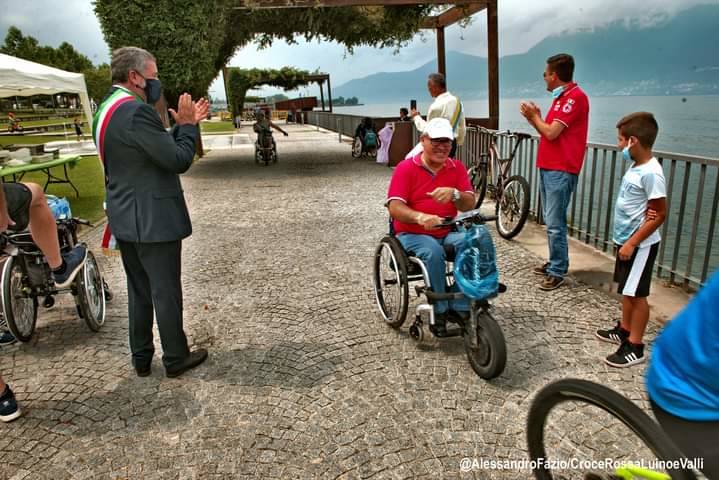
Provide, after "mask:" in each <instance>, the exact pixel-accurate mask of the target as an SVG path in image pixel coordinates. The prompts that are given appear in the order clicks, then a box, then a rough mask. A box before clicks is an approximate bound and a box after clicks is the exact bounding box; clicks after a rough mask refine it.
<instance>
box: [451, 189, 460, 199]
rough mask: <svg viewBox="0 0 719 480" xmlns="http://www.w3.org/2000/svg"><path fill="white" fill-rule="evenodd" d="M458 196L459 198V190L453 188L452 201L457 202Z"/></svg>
mask: <svg viewBox="0 0 719 480" xmlns="http://www.w3.org/2000/svg"><path fill="white" fill-rule="evenodd" d="M460 198H461V195H460V194H459V190H457V189H456V188H455V189H454V191H453V192H452V201H453V202H458V201H459V199H460Z"/></svg>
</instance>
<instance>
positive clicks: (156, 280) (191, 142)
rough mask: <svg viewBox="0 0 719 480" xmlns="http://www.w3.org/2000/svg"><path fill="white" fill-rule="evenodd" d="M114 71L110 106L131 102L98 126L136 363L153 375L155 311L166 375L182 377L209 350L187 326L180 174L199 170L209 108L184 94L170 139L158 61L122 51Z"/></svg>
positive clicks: (185, 221) (102, 112) (101, 115)
mask: <svg viewBox="0 0 719 480" xmlns="http://www.w3.org/2000/svg"><path fill="white" fill-rule="evenodd" d="M111 70H112V82H113V90H112V91H111V93H110V97H109V99H111V98H112V95H113V94H115V96H116V97H117V96H118V94H119V95H120V96H123V95H124V96H125V100H127V101H124V102H118V103H117V104H116V105H115V106H116V108H115V109H114V111H112V112H111V113H110V114H109V115H106V114H107V110H108V109H107V108H105V109H103V106H101V108H100V109H99V110H98V115H97V116H96V123H99V127H98V128H100V129H102V131H100V132H99V133H100V136H101V141H100V143H99V145H98V147H99V148H100V149H101V150H102V151H101V152H100V153H101V156H102V159H103V162H104V165H105V181H106V190H107V217H108V221H109V224H110V229H111V230H112V232H113V234H114V235H115V238H116V239H117V241H118V245H119V247H120V252H121V254H122V263H123V265H124V267H125V273H126V275H127V289H128V309H129V312H128V316H129V322H130V350H131V351H132V362H133V365H134V366H135V370H136V372H137V374H138V375H139V376H147V375H149V374H150V372H151V370H150V367H151V362H152V356H153V354H154V350H155V349H154V345H153V341H152V318H153V305H154V313H155V316H156V318H157V326H158V330H159V331H160V341H161V343H162V350H163V356H162V361H163V363H164V365H165V371H166V374H167V376H168V377H177V376H179V375H181V374H182V373H184V372H185V371H187V370H189V369H191V368H194V367H196V366H197V365H199V364H201V363H202V362H204V361H205V359H206V358H207V350H205V349H202V348H201V349H197V350H195V351H193V352H190V349H189V347H188V344H187V338H186V337H185V332H184V331H183V327H182V285H181V280H180V272H181V250H182V239H183V238H186V237H188V236H190V234H191V233H192V225H191V223H190V216H189V213H188V211H187V206H186V204H185V198H184V196H183V193H182V185H181V184H180V178H179V174H180V173H184V172H186V171H187V170H188V169H189V168H190V166H191V165H192V160H193V158H194V155H195V142H196V141H197V138H198V135H199V128H198V126H197V124H198V123H199V121H200V120H201V119H203V118H205V117H206V116H207V110H208V103H207V101H206V100H204V99H200V100H199V101H197V102H193V101H192V97H190V95H188V94H183V95H182V96H181V97H180V99H179V102H178V109H177V111H174V110H172V109H170V114H171V115H172V117H173V118H174V120H175V123H176V125H175V127H174V129H173V130H172V131H171V132H169V133H168V132H167V131H166V130H165V128H164V127H163V125H162V122H161V120H160V117H159V115H158V114H157V112H156V111H155V110H154V108H153V107H152V106H151V105H152V104H154V103H155V102H156V101H157V100H158V99H159V98H160V81H159V80H158V79H157V64H156V61H155V58H154V57H153V56H152V55H151V54H150V53H149V52H147V51H145V50H142V49H140V48H135V47H123V48H120V49H118V50H115V51H114V52H113V54H112V64H111ZM118 89H121V90H123V91H120V92H118V91H117V90H118ZM130 95H131V96H132V97H130ZM133 97H134V98H133ZM109 99H108V100H106V101H107V102H109V101H110V100H109ZM98 119H99V120H100V121H99V122H98ZM108 119H109V120H108ZM103 121H104V122H105V123H104V126H103Z"/></svg>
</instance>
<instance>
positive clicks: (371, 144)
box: [364, 131, 378, 148]
mask: <svg viewBox="0 0 719 480" xmlns="http://www.w3.org/2000/svg"><path fill="white" fill-rule="evenodd" d="M377 140H378V139H377V134H376V133H375V132H372V131H369V132H367V133H365V135H364V146H365V148H375V147H376V146H377V143H378V142H377Z"/></svg>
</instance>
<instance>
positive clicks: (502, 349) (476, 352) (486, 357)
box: [464, 308, 507, 380]
mask: <svg viewBox="0 0 719 480" xmlns="http://www.w3.org/2000/svg"><path fill="white" fill-rule="evenodd" d="M470 335H471V333H470V331H469V329H466V328H465V333H464V348H465V350H466V351H467V359H468V360H469V364H470V365H471V366H472V370H474V372H475V373H476V374H477V375H479V376H480V377H481V378H484V379H485V380H490V379H492V378H495V377H498V376H499V375H501V374H502V372H504V367H505V366H506V365H507V342H506V340H505V339H504V333H503V332H502V328H501V327H500V326H499V324H498V323H497V320H495V318H494V317H493V316H492V314H491V313H490V312H489V311H488V310H486V309H484V308H481V309H480V310H479V311H478V312H477V342H476V346H475V345H474V342H472V338H471V337H470Z"/></svg>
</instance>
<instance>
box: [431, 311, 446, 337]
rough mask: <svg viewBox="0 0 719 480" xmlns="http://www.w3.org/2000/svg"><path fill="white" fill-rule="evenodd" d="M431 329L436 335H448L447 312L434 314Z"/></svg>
mask: <svg viewBox="0 0 719 480" xmlns="http://www.w3.org/2000/svg"><path fill="white" fill-rule="evenodd" d="M429 331H430V332H432V335H434V336H435V337H439V338H442V337H446V336H447V313H446V312H445V313H436V314H435V315H434V325H430V326H429Z"/></svg>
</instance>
